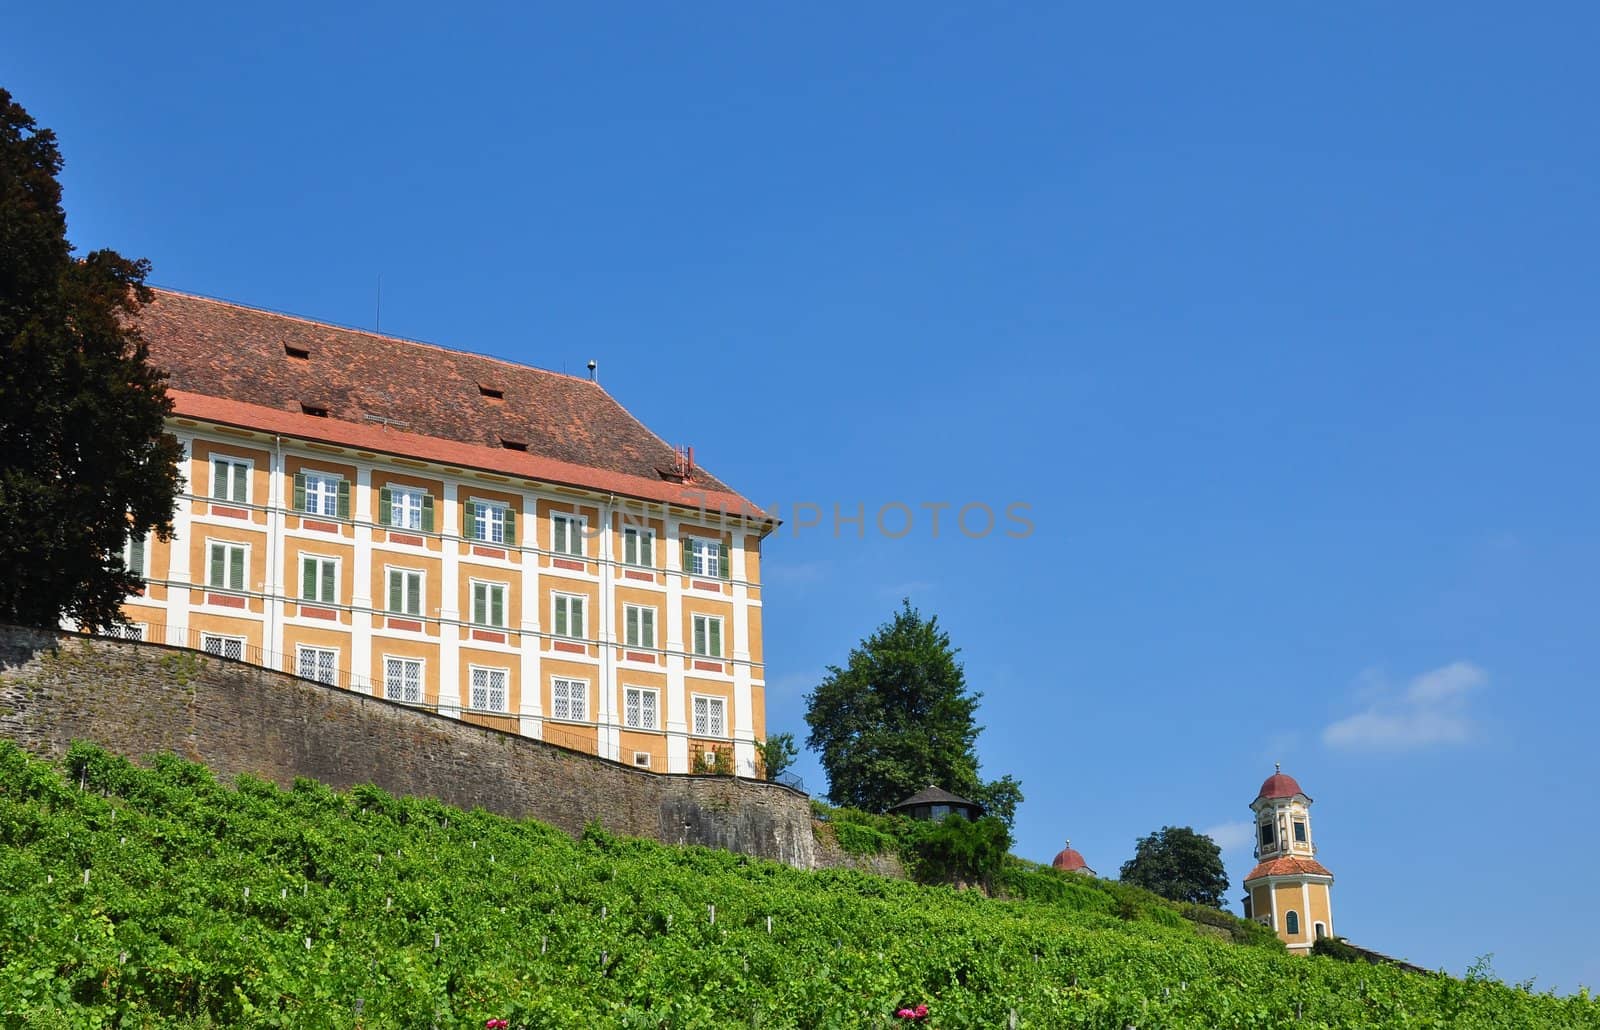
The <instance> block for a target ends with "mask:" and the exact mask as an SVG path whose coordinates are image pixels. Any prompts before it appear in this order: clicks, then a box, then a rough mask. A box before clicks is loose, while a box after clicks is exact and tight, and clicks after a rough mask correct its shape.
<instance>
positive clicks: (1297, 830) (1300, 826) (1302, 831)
mask: <svg viewBox="0 0 1600 1030" xmlns="http://www.w3.org/2000/svg"><path fill="white" fill-rule="evenodd" d="M1294 839H1295V842H1296V843H1298V844H1304V843H1305V842H1306V824H1305V822H1304V821H1303V820H1300V819H1296V820H1295V821H1294Z"/></svg>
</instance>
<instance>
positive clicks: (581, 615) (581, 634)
mask: <svg viewBox="0 0 1600 1030" xmlns="http://www.w3.org/2000/svg"><path fill="white" fill-rule="evenodd" d="M588 601H589V597H588V595H587V594H563V593H557V592H552V593H551V594H550V632H551V634H552V635H554V636H557V637H560V638H562V639H563V640H588V639H589V638H588V636H587V632H588V629H589V627H588V626H587V625H585V622H586V621H587V620H586V619H585V616H586V615H587V614H588V608H589V605H588ZM574 602H576V609H574ZM563 604H564V605H565V606H566V611H565V612H563V611H562V610H561V609H562V605H563ZM574 614H576V615H577V619H576V621H577V623H578V626H577V629H578V632H576V633H574V632H573V631H572V630H573V625H572V624H573V621H574V619H573V615H574ZM562 622H565V623H566V624H567V628H566V630H565V631H563V630H561V629H559V628H558V627H559V626H560V625H561V623H562Z"/></svg>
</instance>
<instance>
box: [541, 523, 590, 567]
mask: <svg viewBox="0 0 1600 1030" xmlns="http://www.w3.org/2000/svg"><path fill="white" fill-rule="evenodd" d="M587 531H588V526H587V524H586V521H585V520H584V519H581V518H579V517H578V516H576V515H552V516H550V550H552V551H554V552H555V553H556V554H570V555H572V556H574V557H577V558H582V557H583V536H584V534H585V533H586V532H587Z"/></svg>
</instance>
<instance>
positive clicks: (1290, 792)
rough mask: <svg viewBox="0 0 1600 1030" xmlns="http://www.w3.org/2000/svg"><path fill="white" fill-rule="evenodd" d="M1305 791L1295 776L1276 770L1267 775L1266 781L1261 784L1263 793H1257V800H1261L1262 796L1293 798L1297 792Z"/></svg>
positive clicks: (1302, 792)
mask: <svg viewBox="0 0 1600 1030" xmlns="http://www.w3.org/2000/svg"><path fill="white" fill-rule="evenodd" d="M1304 793H1305V791H1303V790H1301V789H1300V784H1298V783H1296V782H1295V778H1294V777H1293V776H1288V775H1285V774H1284V773H1281V772H1275V773H1273V774H1272V775H1271V776H1268V777H1267V779H1266V782H1264V783H1263V784H1261V793H1259V794H1257V795H1256V800H1257V801H1259V800H1261V799H1262V798H1292V797H1294V796H1295V795H1296V794H1304Z"/></svg>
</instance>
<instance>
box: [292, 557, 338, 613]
mask: <svg viewBox="0 0 1600 1030" xmlns="http://www.w3.org/2000/svg"><path fill="white" fill-rule="evenodd" d="M300 599H301V600H303V601H319V602H321V603H322V604H335V603H337V602H338V600H339V562H338V559H335V558H319V557H317V556H316V555H311V554H302V555H301V556H300Z"/></svg>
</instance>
